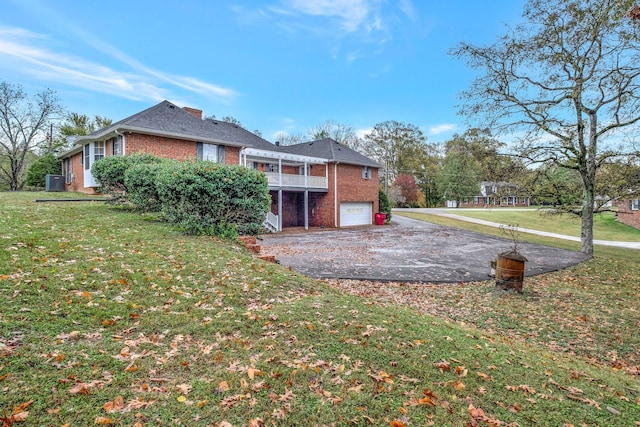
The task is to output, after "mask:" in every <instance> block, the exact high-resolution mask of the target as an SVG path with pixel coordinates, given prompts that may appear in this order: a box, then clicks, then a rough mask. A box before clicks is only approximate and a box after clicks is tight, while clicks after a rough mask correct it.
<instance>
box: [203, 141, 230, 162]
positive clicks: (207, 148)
mask: <svg viewBox="0 0 640 427" xmlns="http://www.w3.org/2000/svg"><path fill="white" fill-rule="evenodd" d="M197 150H198V160H208V161H210V162H217V163H224V145H216V144H205V143H203V142H198V147H197Z"/></svg>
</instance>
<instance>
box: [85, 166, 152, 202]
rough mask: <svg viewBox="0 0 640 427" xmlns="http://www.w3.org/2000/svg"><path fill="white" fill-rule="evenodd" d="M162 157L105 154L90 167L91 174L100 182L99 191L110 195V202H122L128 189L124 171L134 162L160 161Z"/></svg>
mask: <svg viewBox="0 0 640 427" xmlns="http://www.w3.org/2000/svg"><path fill="white" fill-rule="evenodd" d="M162 161H163V159H162V158H160V157H157V156H154V155H152V154H132V155H130V156H107V157H103V158H102V159H100V160H98V161H97V162H95V163H94V165H93V166H92V167H91V174H92V175H93V177H94V178H95V179H96V180H97V181H98V182H99V183H100V191H101V192H102V193H104V194H107V195H109V196H111V200H110V202H111V203H114V204H124V203H126V202H127V201H128V195H129V189H128V187H127V185H126V182H125V172H126V171H127V169H129V168H130V167H132V166H133V165H136V164H150V163H160V162H162Z"/></svg>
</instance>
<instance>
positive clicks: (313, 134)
mask: <svg viewBox="0 0 640 427" xmlns="http://www.w3.org/2000/svg"><path fill="white" fill-rule="evenodd" d="M307 135H308V136H309V138H311V139H312V140H317V139H324V138H331V139H333V140H335V141H338V142H339V143H340V144H342V145H346V146H347V147H349V148H351V149H353V150H356V151H362V139H360V138H359V137H358V135H357V134H356V131H355V130H354V129H353V127H352V126H349V125H345V124H344V123H338V122H336V121H334V120H326V121H325V122H323V123H321V124H319V125H317V126H314V127H311V128H309V129H307Z"/></svg>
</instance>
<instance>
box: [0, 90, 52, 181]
mask: <svg viewBox="0 0 640 427" xmlns="http://www.w3.org/2000/svg"><path fill="white" fill-rule="evenodd" d="M61 113H62V105H61V104H60V101H59V100H58V97H57V95H56V93H55V92H54V91H52V90H50V89H45V90H43V91H42V92H39V93H37V94H36V95H34V96H33V97H31V98H30V97H29V96H28V95H27V94H26V93H25V92H24V90H23V89H22V87H21V86H20V85H12V84H9V83H6V82H4V81H3V82H0V159H2V160H4V161H0V182H4V183H6V185H8V187H9V189H10V190H11V191H17V190H20V189H22V187H23V186H24V169H25V159H26V157H27V153H29V152H30V151H32V150H35V149H36V148H38V145H43V144H44V145H46V141H47V138H46V133H47V131H48V130H49V129H48V125H49V123H50V122H51V121H52V120H54V119H56V118H57V116H58V115H59V114H61Z"/></svg>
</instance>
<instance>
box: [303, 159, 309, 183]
mask: <svg viewBox="0 0 640 427" xmlns="http://www.w3.org/2000/svg"><path fill="white" fill-rule="evenodd" d="M307 165H308V163H307V162H304V188H309V170H308V166H307Z"/></svg>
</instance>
